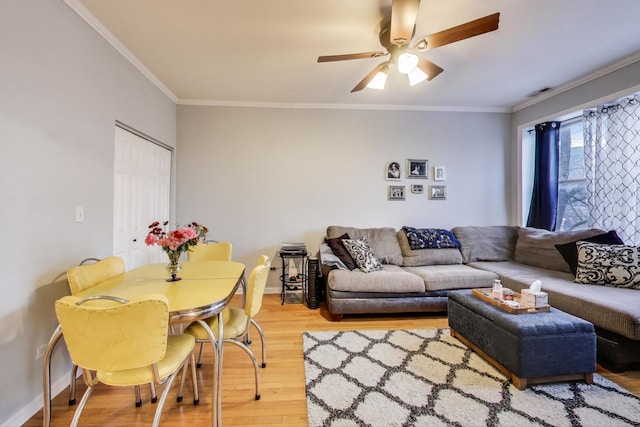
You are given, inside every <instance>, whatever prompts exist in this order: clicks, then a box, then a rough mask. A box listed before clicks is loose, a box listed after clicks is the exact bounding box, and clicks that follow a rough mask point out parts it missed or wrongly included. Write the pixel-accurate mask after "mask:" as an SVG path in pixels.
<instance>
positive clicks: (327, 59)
mask: <svg viewBox="0 0 640 427" xmlns="http://www.w3.org/2000/svg"><path fill="white" fill-rule="evenodd" d="M384 55H387V52H362V53H347V54H345V55H327V56H319V57H318V62H332V61H346V60H349V59H366V58H378V57H380V56H384Z"/></svg>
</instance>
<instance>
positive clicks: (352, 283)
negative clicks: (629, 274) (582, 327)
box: [320, 226, 640, 371]
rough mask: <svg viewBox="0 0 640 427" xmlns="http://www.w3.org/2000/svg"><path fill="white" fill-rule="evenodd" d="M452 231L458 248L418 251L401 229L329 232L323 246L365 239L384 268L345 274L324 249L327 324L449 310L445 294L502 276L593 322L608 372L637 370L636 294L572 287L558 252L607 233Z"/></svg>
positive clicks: (639, 326) (639, 313)
mask: <svg viewBox="0 0 640 427" xmlns="http://www.w3.org/2000/svg"><path fill="white" fill-rule="evenodd" d="M450 231H451V232H452V233H453V235H454V236H455V238H456V239H457V241H458V242H459V244H460V247H459V248H447V249H417V250H416V249H411V247H410V244H409V241H408V239H407V235H406V234H405V232H404V231H403V230H395V229H394V228H390V227H380V228H355V227H341V226H330V227H328V228H327V235H326V238H325V242H327V241H330V242H332V243H335V242H336V241H340V239H341V238H342V237H343V236H344V235H345V234H347V235H348V236H349V237H350V238H351V239H359V238H365V239H366V241H367V242H368V244H369V246H370V248H371V249H372V251H373V254H374V255H375V257H376V259H377V260H378V261H379V262H380V263H381V269H380V270H378V271H373V272H369V273H364V272H362V271H361V270H359V269H357V268H356V269H353V270H349V269H348V268H345V266H344V264H342V263H341V262H340V260H339V259H338V260H336V258H337V257H336V254H335V253H334V251H333V250H331V249H330V248H329V249H328V246H327V245H326V244H323V245H321V248H320V262H321V268H322V275H323V280H324V284H325V299H326V304H327V307H328V310H329V312H330V314H331V317H332V319H333V320H336V321H337V320H340V319H342V316H343V315H344V314H363V313H400V312H407V313H408V312H446V310H447V301H448V298H447V294H448V292H449V291H450V290H455V289H470V288H481V287H491V285H492V283H493V281H494V279H500V280H501V281H502V283H503V286H505V287H508V288H511V289H513V290H514V291H516V292H520V291H521V290H522V289H523V288H528V287H529V286H530V285H531V283H532V282H533V281H535V280H540V281H541V282H542V290H543V291H544V292H546V293H547V294H548V298H549V304H550V305H551V306H553V307H555V308H558V309H560V310H562V311H565V312H567V313H569V314H572V315H574V316H577V317H580V318H582V319H585V320H587V321H589V322H591V323H593V325H594V326H595V329H596V333H597V335H598V361H599V362H600V363H601V364H603V365H604V366H605V367H607V368H608V369H611V370H613V371H621V370H625V369H629V368H633V367H636V366H640V289H632V288H621V287H611V286H602V285H596V284H584V283H576V281H575V275H574V274H573V273H572V272H571V270H570V267H569V264H568V263H567V261H566V260H565V258H564V256H566V253H565V254H564V255H563V254H561V253H560V251H559V250H558V249H557V248H556V245H561V246H560V247H561V248H563V249H566V248H567V247H569V246H571V245H573V247H574V252H575V251H576V249H575V243H574V242H576V241H582V240H584V239H587V240H589V239H596V240H593V241H597V238H598V237H600V236H602V235H603V234H604V233H605V231H603V230H596V229H590V230H580V231H572V232H549V231H546V230H539V229H534V228H527V227H517V226H481V227H472V226H465V227H455V228H453V229H451V230H450ZM594 236H595V237H594ZM331 239H332V240H331ZM601 243H604V242H601ZM564 252H565V251H563V253H564ZM574 256H575V253H574Z"/></svg>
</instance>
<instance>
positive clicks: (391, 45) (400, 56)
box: [318, 0, 500, 92]
mask: <svg viewBox="0 0 640 427" xmlns="http://www.w3.org/2000/svg"><path fill="white" fill-rule="evenodd" d="M419 8H420V0H393V2H392V5H391V19H390V21H389V22H388V23H386V24H385V25H383V26H382V29H381V30H380V44H382V46H383V47H384V48H385V49H386V51H373V52H362V53H350V54H345V55H329V56H320V57H318V62H332V61H345V60H349V59H363V58H378V57H381V56H386V55H390V58H389V60H387V61H385V62H383V63H381V64H378V65H377V66H376V67H375V68H374V69H373V70H371V72H370V73H369V74H367V75H366V76H365V77H364V79H362V80H361V81H360V83H358V84H357V85H356V86H355V87H354V88H353V89H352V90H351V92H357V91H360V90H362V89H364V88H365V87H369V88H373V89H384V85H385V82H386V79H387V72H388V71H389V68H390V67H391V66H393V65H395V66H396V67H397V69H398V71H399V72H400V73H402V74H406V75H407V77H408V79H409V84H410V85H411V86H413V85H416V84H418V83H420V82H422V81H424V80H427V81H429V80H431V79H433V78H434V77H436V76H437V75H438V74H440V73H441V72H442V71H443V69H442V68H440V67H439V66H437V65H436V64H434V63H433V62H431V61H429V60H427V59H425V58H423V57H422V56H421V55H416V54H414V53H412V52H414V51H418V52H424V51H426V50H430V49H435V48H437V47H440V46H445V45H448V44H450V43H454V42H457V41H460V40H464V39H468V38H470V37H474V36H479V35H480V34H484V33H488V32H490V31H494V30H497V29H498V21H499V19H500V13H494V14H491V15H487V16H485V17H483V18H479V19H476V20H473V21H469V22H467V23H465V24H461V25H458V26H455V27H451V28H449V29H447V30H443V31H440V32H437V33H434V34H431V35H428V36H425V37H420V38H419V39H418V40H416V42H415V43H414V44H413V46H411V47H410V46H409V43H410V42H411V39H412V38H413V35H414V33H415V29H416V18H417V16H418V9H419Z"/></svg>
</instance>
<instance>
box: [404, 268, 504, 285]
mask: <svg viewBox="0 0 640 427" xmlns="http://www.w3.org/2000/svg"><path fill="white" fill-rule="evenodd" d="M405 270H406V271H408V272H409V273H413V274H415V275H416V276H418V277H420V278H421V279H422V280H424V288H425V289H426V290H427V291H440V290H451V289H471V288H486V287H489V286H491V284H492V283H493V281H494V280H495V279H497V278H498V276H497V275H496V274H494V273H491V272H490V271H483V270H478V269H476V268H472V267H469V266H466V265H461V264H457V265H429V266H423V267H405Z"/></svg>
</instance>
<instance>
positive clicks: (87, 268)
mask: <svg viewBox="0 0 640 427" xmlns="http://www.w3.org/2000/svg"><path fill="white" fill-rule="evenodd" d="M89 260H97V258H87V259H86V260H84V261H82V262H81V263H80V265H78V266H77V267H72V268H70V269H69V270H68V271H67V280H68V281H69V288H70V289H71V295H76V294H77V293H78V292H80V291H83V290H85V289H88V288H90V287H92V286H95V285H97V284H98V283H100V282H103V281H105V280H107V279H109V278H111V277H113V276H117V275H118V274H124V260H123V259H122V258H120V257H117V256H111V257H108V258H104V259H101V260H97V262H95V263H94V264H86V261H89Z"/></svg>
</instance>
